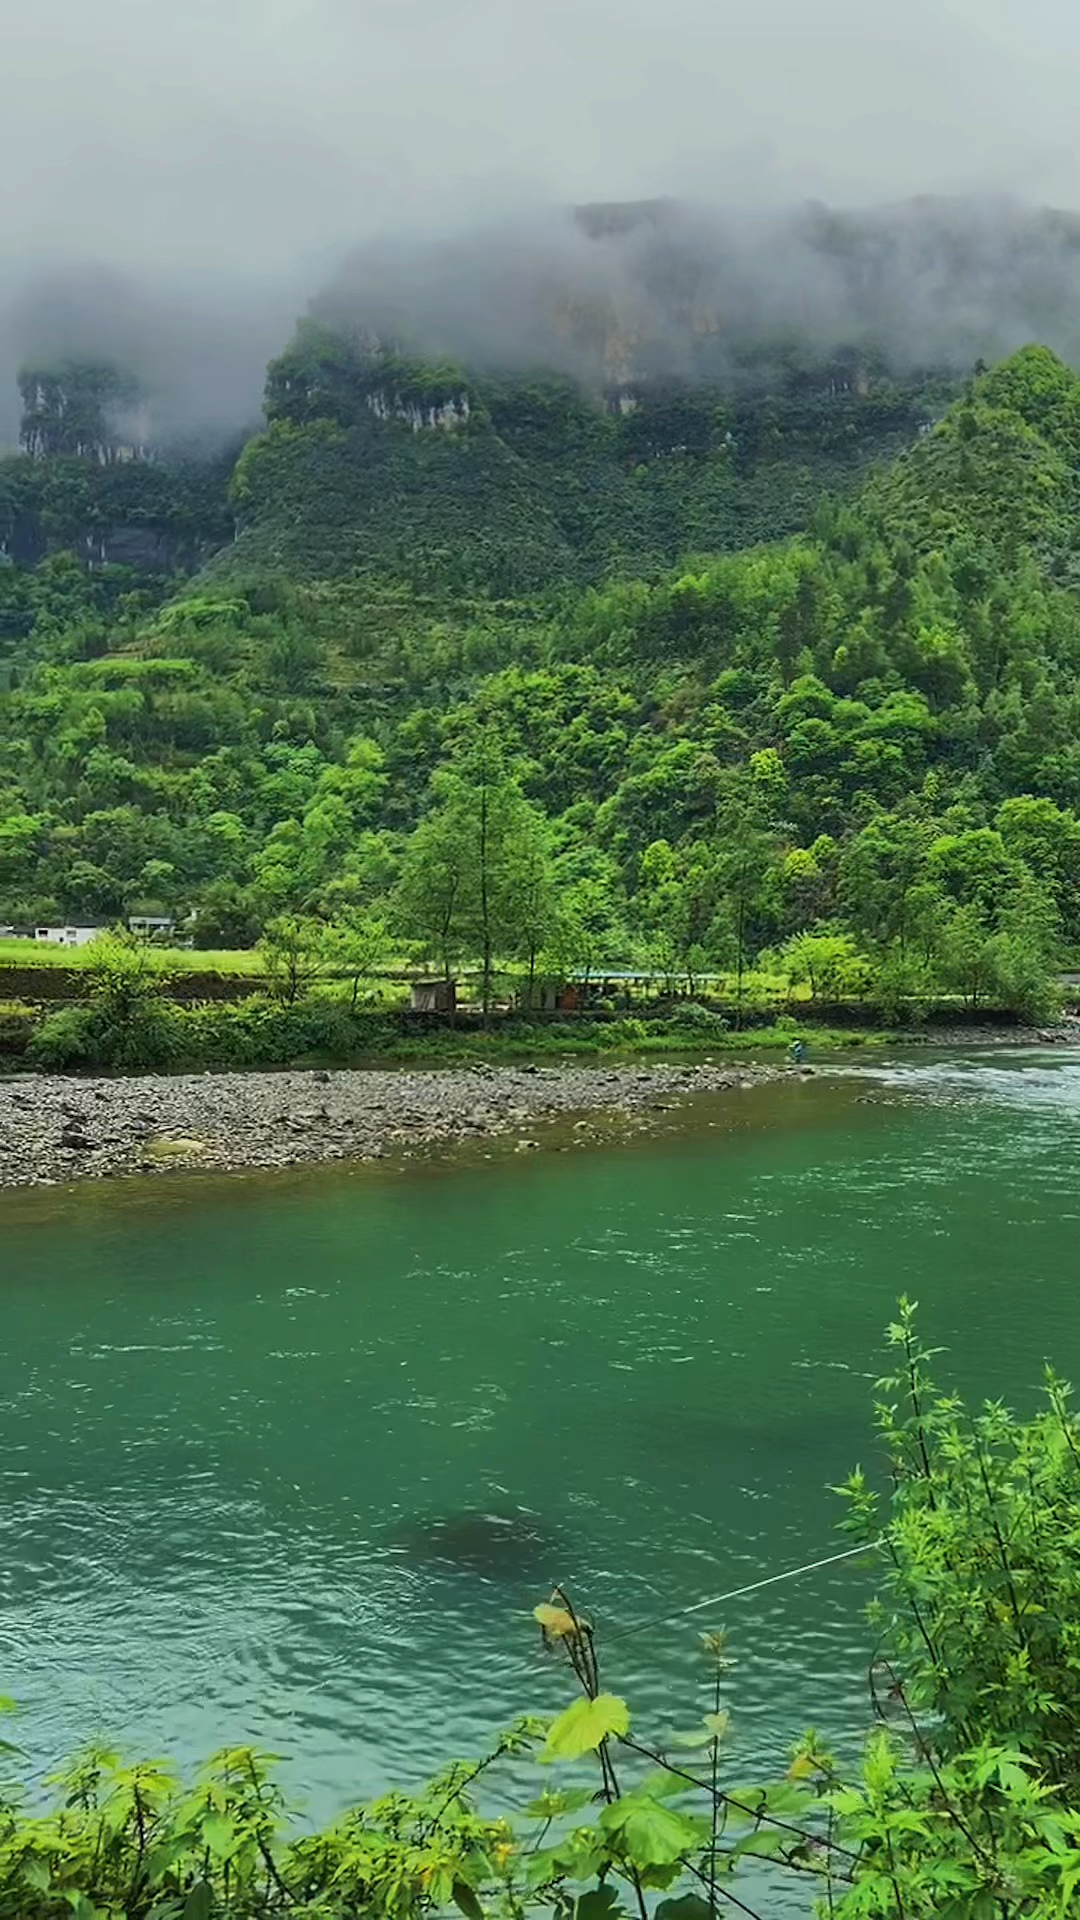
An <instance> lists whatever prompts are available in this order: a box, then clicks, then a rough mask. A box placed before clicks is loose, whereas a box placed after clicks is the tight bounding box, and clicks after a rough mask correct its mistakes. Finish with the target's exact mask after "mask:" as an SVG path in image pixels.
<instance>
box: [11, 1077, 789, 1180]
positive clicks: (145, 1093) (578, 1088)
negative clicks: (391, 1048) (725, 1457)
mask: <svg viewBox="0 0 1080 1920" xmlns="http://www.w3.org/2000/svg"><path fill="white" fill-rule="evenodd" d="M779 1071H780V1070H778V1069H777V1068H775V1067H767V1066H762V1067H758V1066H721V1065H716V1066H713V1065H675V1066H672V1065H666V1064H657V1065H649V1066H643V1065H627V1066H615V1067H601V1066H595V1067H594V1066H585V1067H582V1066H557V1067H527V1066H526V1067H488V1066H477V1067H454V1068H444V1069H442V1070H433V1071H428V1072H411V1071H410V1072H377V1071H368V1070H363V1071H340V1072H329V1071H323V1070H317V1071H314V1072H312V1071H293V1072H285V1073H203V1074H186V1075H184V1074H179V1075H176V1076H171V1075H169V1076H166V1075H157V1074H155V1075H150V1076H147V1077H143V1078H126V1079H75V1078H67V1077H63V1076H60V1075H34V1076H30V1075H24V1076H18V1077H15V1078H12V1079H9V1080H5V1081H0V1187H29V1186H47V1185H55V1184H57V1183H65V1184H66V1183H67V1182H69V1181H72V1180H79V1179H82V1180H86V1179H90V1180H100V1179H105V1178H109V1177H112V1176H114V1175H118V1174H138V1173H161V1172H163V1171H166V1170H170V1169H175V1170H181V1169H183V1170H192V1169H198V1168H205V1169H216V1170H218V1171H226V1170H235V1169H240V1168H244V1167H295V1166H299V1165H303V1164H307V1163H314V1162H319V1161H333V1160H377V1159H380V1158H382V1157H383V1156H384V1155H386V1154H393V1153H395V1152H399V1151H409V1150H414V1149H416V1148H422V1147H429V1146H431V1147H433V1146H437V1145H441V1144H443V1143H451V1142H454V1141H467V1140H483V1139H484V1138H485V1137H491V1136H508V1135H509V1136H512V1137H513V1138H514V1144H515V1145H516V1146H517V1147H518V1148H519V1149H520V1150H521V1151H523V1152H524V1151H528V1150H529V1149H531V1148H533V1147H535V1146H537V1145H538V1144H539V1143H538V1142H537V1141H535V1140H533V1139H531V1138H529V1137H528V1134H527V1128H528V1126H529V1123H530V1122H532V1121H540V1120H551V1119H556V1118H558V1117H559V1116H560V1115H567V1116H569V1115H572V1114H575V1113H580V1114H593V1115H597V1116H599V1115H601V1114H609V1115H611V1116H612V1117H613V1118H616V1119H619V1118H624V1119H627V1120H629V1119H632V1118H633V1117H634V1116H647V1115H649V1114H650V1113H669V1112H671V1111H672V1109H673V1106H675V1105H677V1104H679V1103H680V1102H681V1101H682V1100H685V1099H688V1098H695V1097H697V1096H700V1095H704V1094H716V1093H724V1092H728V1091H734V1090H738V1089H742V1088H746V1087H750V1086H755V1085H758V1084H760V1083H761V1082H763V1081H766V1080H771V1079H775V1078H777V1077H778V1073H779Z"/></svg>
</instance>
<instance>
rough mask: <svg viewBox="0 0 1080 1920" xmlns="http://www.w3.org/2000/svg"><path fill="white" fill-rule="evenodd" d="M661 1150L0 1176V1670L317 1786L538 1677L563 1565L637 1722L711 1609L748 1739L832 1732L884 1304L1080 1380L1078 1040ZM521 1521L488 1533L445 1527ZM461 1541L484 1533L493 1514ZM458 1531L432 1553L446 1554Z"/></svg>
mask: <svg viewBox="0 0 1080 1920" xmlns="http://www.w3.org/2000/svg"><path fill="white" fill-rule="evenodd" d="M686 1118H687V1126H686V1129H685V1130H684V1131H683V1132H681V1133H680V1134H679V1135H678V1136H675V1135H669V1136H668V1137H666V1138H664V1139H662V1140H654V1141H650V1142H647V1143H638V1144H636V1145H632V1146H628V1147H622V1148H617V1149H611V1150H584V1151H579V1152H563V1153H558V1152H551V1153H546V1152H545V1153H543V1154H537V1155H533V1156H531V1157H528V1158H525V1157H520V1158H508V1159H507V1158H503V1159H498V1158H497V1159H496V1160H495V1161H492V1162H485V1161H484V1160H483V1159H478V1160H475V1161H472V1162H464V1163H463V1162H461V1161H460V1160H459V1161H457V1162H453V1163H445V1162H444V1163H439V1164H434V1165H422V1164H417V1163H412V1164H410V1165H407V1166H404V1167H402V1168H398V1169H394V1170H389V1169H385V1168H380V1169H378V1170H377V1171H374V1172H367V1171H356V1172H352V1173H350V1172H340V1171H339V1172H335V1173H333V1174H326V1173H314V1174H304V1175H302V1176H298V1177H291V1176H290V1177H285V1178H283V1179H278V1180H275V1179H269V1180H268V1179H265V1178H261V1177H260V1178H258V1179H252V1180H246V1179H239V1180H233V1181H214V1182H201V1181H198V1180H192V1179H188V1180H180V1179H174V1180H172V1181H165V1182H160V1183H157V1184H154V1185H150V1184H132V1185H124V1186H112V1187H93V1188H85V1189H81V1190H77V1191H73V1192H70V1193H66V1192H60V1191H55V1190H54V1191H50V1192H46V1193H39V1194H34V1195H7V1196H0V1297H2V1304H3V1320H2V1327H3V1343H2V1352H0V1692H10V1693H12V1694H14V1695H16V1696H17V1698H18V1699H19V1700H20V1702H21V1703H22V1706H23V1709H24V1711H23V1715H22V1721H21V1728H20V1735H19V1737H20V1739H21V1741H22V1744H23V1745H24V1747H26V1748H27V1749H28V1750H29V1752H30V1754H31V1756H32V1757H33V1759H34V1761H35V1763H36V1764H39V1765H42V1764H45V1763H47V1762H49V1761H51V1760H53V1759H55V1757H56V1756H57V1755H58V1754H59V1753H60V1752H62V1751H63V1750H65V1749H66V1748H68V1747H69V1746H70V1745H72V1744H73V1743H74V1742H75V1741H76V1740H77V1739H80V1738H83V1737H85V1736H86V1735H87V1734H88V1733H92V1732H93V1733H101V1734H104V1735H107V1736H108V1737H109V1738H110V1739H111V1740H114V1741H117V1742H119V1743H120V1744H121V1745H123V1746H126V1747H129V1748H131V1747H135V1746H139V1747H140V1748H143V1749H151V1750H154V1751H159V1750H169V1751H171V1752H173V1753H179V1754H180V1756H181V1757H184V1758H193V1757H195V1756H196V1755H202V1754H204V1753H206V1752H208V1751H209V1750H210V1749H212V1748H213V1747H214V1746H215V1745H218V1744H221V1743H222V1742H223V1741H224V1740H225V1739H226V1738H228V1739H230V1740H231V1739H244V1740H256V1741H259V1742H262V1743H266V1744H269V1745H271V1746H273V1747H275V1748H276V1749H277V1750H279V1751H283V1752H284V1753H286V1755H287V1756H288V1771H289V1781H290V1784H291V1785H292V1786H294V1787H295V1788H297V1789H299V1790H301V1791H302V1792H303V1794H304V1796H305V1798H306V1800H307V1802H308V1804H309V1805H311V1806H312V1807H313V1810H314V1811H315V1812H318V1813H325V1812H327V1811H329V1810H330V1809H332V1808H333V1807H334V1806H336V1805H338V1804H340V1803H341V1802H342V1801H343V1800H345V1799H348V1798H352V1797H354V1796H355V1795H357V1794H359V1793H363V1792H365V1791H368V1790H370V1789H371V1788H372V1787H374V1786H377V1785H380V1784H383V1783H385V1782H386V1781H387V1780H388V1779H390V1778H391V1777H394V1778H397V1779H399V1780H402V1781H403V1782H404V1781H405V1780H408V1779H412V1778H415V1777H417V1776H419V1775H421V1774H422V1773H423V1772H424V1771H425V1770H427V1769H429V1768H430V1766H431V1765H432V1764H433V1763H435V1762H437V1761H441V1760H442V1759H443V1758H445V1757H447V1756H449V1755H450V1754H452V1753H459V1752H460V1753H468V1752H470V1751H473V1750H478V1749H479V1748H480V1747H481V1745H482V1744H483V1743H484V1741H485V1739H486V1736H487V1735H488V1733H489V1732H490V1730H491V1729H492V1728H493V1727H496V1726H498V1725H499V1724H500V1723H502V1722H503V1721H505V1720H506V1719H507V1718H508V1717H509V1716H511V1715H513V1714H515V1713H517V1712H520V1711H524V1710H527V1709H535V1710H544V1709H547V1708H548V1707H551V1706H553V1705H555V1704H557V1703H558V1702H559V1701H560V1699H561V1698H562V1689H561V1687H560V1684H559V1682H558V1681H557V1680H556V1679H555V1677H554V1676H553V1675H552V1674H550V1673H549V1672H547V1671H545V1670H544V1669H543V1668H542V1667H541V1666H540V1665H539V1663H538V1660H537V1654H536V1648H535V1645H534V1642H533V1638H532V1632H531V1623H530V1621H529V1619H528V1609H529V1608H530V1607H531V1605H532V1603H533V1601H534V1600H535V1599H537V1598H542V1597H544V1594H545V1591H546V1587H547V1585H548V1584H550V1582H551V1581H552V1579H554V1578H563V1579H565V1580H566V1581H568V1582H569V1583H570V1585H571V1587H572V1590H573V1592H574V1594H575V1595H576V1596H577V1597H578V1599H579V1601H580V1603H581V1604H582V1605H587V1606H588V1608H589V1610H590V1611H591V1612H592V1614H593V1616H594V1617H595V1618H596V1619H597V1621H598V1622H599V1623H600V1624H601V1625H602V1627H603V1629H604V1632H605V1635H606V1636H607V1637H608V1645H607V1655H606V1658H607V1674H606V1678H607V1681H608V1683H609V1684H610V1685H611V1686H612V1687H613V1688H615V1689H619V1690H621V1689H626V1690H628V1691H629V1692H630V1694H631V1696H632V1699H633V1700H634V1702H635V1704H636V1705H637V1707H638V1710H639V1713H640V1714H641V1717H642V1719H643V1721H644V1722H646V1723H652V1724H655V1725H657V1726H658V1727H669V1728H670V1727H671V1726H672V1725H673V1724H675V1725H678V1724H680V1723H682V1722H685V1720H686V1714H687V1712H688V1711H689V1712H690V1714H691V1717H693V1716H694V1711H695V1704H696V1694H695V1689H696V1688H697V1687H698V1685H699V1678H700V1676H699V1673H698V1665H697V1654H696V1645H697V1640H696V1628H697V1627H698V1626H699V1625H703V1624H705V1625H711V1624H714V1621H715V1618H716V1617H723V1619H724V1620H725V1621H726V1623H727V1625H728V1627H729V1629H730V1631H731V1634H732V1637H733V1640H734V1643H735V1651H736V1653H737V1655H738V1661H739V1664H738V1667H737V1669H736V1672H735V1674H734V1676H733V1684H732V1707H733V1718H734V1724H735V1728H736V1737H737V1740H738V1742H739V1743H740V1745H741V1746H742V1747H743V1748H744V1750H745V1752H746V1755H747V1757H748V1759H749V1758H750V1757H751V1756H753V1758H754V1760H755V1762H757V1763H760V1764H767V1763H768V1762H769V1761H770V1760H773V1759H775V1758H776V1757H777V1756H778V1755H779V1753H780V1752H781V1751H782V1750H783V1748H784V1746H785V1745H786V1743H787V1742H788V1741H789V1740H790V1739H791V1738H792V1737H794V1736H795V1735H796V1734H797V1733H798V1732H799V1731H800V1730H801V1728H802V1727H803V1726H805V1725H807V1724H810V1723H816V1724H818V1725H820V1726H822V1727H824V1728H825V1729H827V1730H828V1732H829V1733H830V1734H831V1735H833V1736H834V1737H838V1738H840V1739H844V1738H847V1737H854V1736H855V1735H857V1734H858V1732H859V1730H860V1729H861V1727H862V1725H863V1724H864V1721H865V1703H864V1697H863V1691H862V1676H863V1673H864V1671H865V1660H866V1654H867V1645H868V1638H867V1633H866V1630H865V1629H864V1627H863V1625H862V1621H861V1618H860V1607H861V1604H862V1602H863V1600H864V1599H865V1597H866V1585H865V1579H866V1577H865V1575H864V1574H863V1573H862V1572H860V1571H859V1570H858V1569H857V1568H853V1567H852V1566H851V1565H850V1564H848V1565H843V1564H842V1565H839V1566H836V1567H833V1568H828V1569H825V1570H823V1571H821V1572H819V1573H817V1574H812V1575H809V1576H807V1577H804V1578H803V1579H800V1580H797V1581H793V1582H790V1583H787V1584H781V1585H778V1586H775V1587H772V1588H768V1589H766V1590H765V1591H763V1592H761V1593H758V1594H754V1595H749V1596H747V1597H745V1598H743V1599H741V1600H736V1601H732V1602H730V1603H728V1604H726V1605H725V1606H723V1607H721V1608H719V1609H717V1615H716V1616H714V1615H712V1614H711V1613H706V1614H704V1615H702V1616H701V1617H700V1619H699V1620H696V1621H691V1622H688V1623H685V1624H682V1625H674V1626H669V1627H665V1628H662V1629H655V1630H654V1631H652V1632H650V1633H636V1634H628V1635H623V1636H622V1637H616V1635H617V1634H619V1633H620V1631H621V1629H623V1628H624V1627H626V1626H628V1625H630V1624H631V1623H633V1622H636V1621H638V1620H641V1619H646V1618H649V1617H651V1616H653V1615H655V1614H657V1613H664V1612H665V1611H666V1610H667V1609H669V1608H674V1607H677V1606H680V1605H684V1604H686V1603H688V1602H690V1601H692V1600H696V1599H698V1598H701V1597H704V1596H706V1595H709V1594H712V1593H716V1592H719V1591H722V1590H725V1589H729V1588H734V1587H738V1586H740V1585H743V1584H746V1583H749V1582H752V1581H754V1580H755V1579H757V1578H759V1577H760V1576H761V1575H763V1574H766V1573H771V1572H775V1571H779V1570H780V1569H782V1568H785V1567H788V1566H794V1565H796V1564H798V1563H799V1562H802V1561H807V1560H812V1559H815V1558H817V1557H818V1556H820V1555H823V1554H827V1553H829V1552H830V1551H834V1550H835V1549H836V1546H837V1545H838V1544H842V1542H837V1540H836V1537H835V1535H834V1534H833V1532H832V1528H833V1524H834V1521H835V1518H836V1505H837V1503H836V1501H835V1499H834V1498H833V1496H831V1495H830V1494H829V1493H828V1492H827V1490H826V1489H827V1484H828V1483H829V1482H834V1481H836V1480H837V1479H838V1478H840V1477H841V1476H842V1475H843V1474H844V1473H845V1472H846V1471H847V1470H848V1469H849V1468H850V1466H852V1465H853V1464H854V1463H855V1461H856V1460H859V1459H862V1460H863V1461H866V1460H867V1459H868V1458H869V1456H871V1455H872V1452H873V1443H872V1439H871V1435H870V1422H869V1412H868V1409H869V1401H870V1396H871V1383H872V1381H873V1379H874V1378H875V1376H876V1374H877V1373H878V1372H879V1371H880V1370H881V1333H882V1328H883V1326H884V1323H885V1321H886V1320H887V1319H888V1317H889V1316H890V1314H891V1311H892V1307H893V1304H894V1302H895V1299H896V1296H897V1295H898V1294H899V1293H900V1292H902V1291H905V1290H906V1291H908V1292H910V1293H913V1294H915V1295H916V1296H917V1297H918V1298H919V1300H920V1301H921V1302H922V1306H923V1318H924V1323H925V1328H926V1332H927V1334H928V1336H931V1337H932V1338H933V1341H934V1344H941V1345H945V1346H947V1347H948V1348H949V1349H950V1353H949V1356H948V1359H947V1361H946V1362H942V1363H941V1364H942V1365H943V1366H945V1365H947V1367H948V1369H949V1371H950V1373H951V1375H952V1377H953V1378H955V1379H956V1380H958V1381H959V1383H960V1385H961V1386H962V1387H963V1388H965V1389H966V1390H969V1391H974V1392H980V1393H987V1394H999V1393H1004V1394H1008V1395H1009V1396H1010V1397H1011V1398H1012V1399H1014V1400H1015V1401H1018V1402H1019V1403H1020V1404H1022V1405H1030V1404H1031V1401H1032V1399H1033V1397H1034V1394H1035V1391H1036V1390H1037V1385H1038V1379H1039V1374H1040V1369H1041V1366H1042V1363H1043V1361H1044V1360H1045V1359H1047V1358H1052V1359H1053V1360H1054V1361H1055V1362H1056V1363H1057V1365H1058V1366H1059V1367H1060V1368H1062V1369H1063V1370H1064V1371H1065V1372H1066V1373H1068V1372H1070V1371H1071V1372H1073V1373H1080V1317H1078V1314H1077V1304H1076V1303H1077V1285H1078V1269H1077V1246H1078V1216H1080V1187H1078V1182H1077V1171H1076V1169H1077V1156H1078V1152H1080V1057H1078V1056H1076V1055H1072V1054H1069V1055H1066V1054H1055V1055H1046V1056H1043V1055H1020V1054H1017V1055H1013V1056H1009V1057H1007V1058H1006V1057H1002V1058H997V1057H995V1058H994V1059H993V1060H992V1061H990V1062H987V1061H980V1062H970V1063H964V1062H962V1061H952V1062H946V1063H944V1064H937V1065H932V1064H923V1063H920V1064H916V1065H903V1064H899V1065H896V1066H895V1067H888V1066H886V1067H882V1068H876V1069H874V1070H872V1071H867V1070H865V1069H863V1070H861V1071H859V1072H857V1073H856V1074H854V1075H853V1076H850V1077H848V1076H844V1075H840V1074H834V1073H832V1072H827V1073H823V1074H822V1075H820V1076H819V1077H818V1078H817V1079H816V1080H814V1081H812V1082H808V1083H806V1084H803V1085H793V1084H790V1083H789V1084H786V1085H783V1086H778V1087H774V1088H765V1089H759V1090H756V1091H753V1092H749V1093H745V1094H742V1095H737V1096H736V1095H732V1096H729V1097H727V1099H726V1100H725V1101H721V1102H716V1103H713V1104H712V1105H711V1107H709V1108H707V1109H698V1110H695V1111H694V1112H693V1113H691V1114H688V1115H687V1116H686ZM476 1513H480V1514H483V1513H488V1514H498V1515H503V1516H507V1517H510V1518H513V1516H514V1515H515V1514H523V1515H524V1516H526V1519H525V1521H524V1522H523V1531H524V1532H525V1534H527V1535H528V1536H530V1537H528V1538H524V1539H523V1540H522V1542H521V1546H520V1553H515V1552H506V1551H505V1550H503V1549H501V1548H500V1546H499V1541H498V1539H496V1542H495V1545H494V1547H493V1548H492V1560H491V1564H490V1565H489V1564H487V1549H488V1544H489V1543H488V1542H487V1541H486V1540H485V1539H484V1538H483V1537H482V1538H481V1539H480V1541H479V1543H478V1542H477V1541H476V1539H475V1538H474V1536H473V1533H472V1531H471V1530H470V1528H469V1527H468V1526H465V1527H464V1528H459V1526H458V1524H457V1521H456V1519H455V1516H458V1515H461V1514H466V1515H468V1514H476ZM489 1531H490V1530H489ZM455 1558H456V1560H457V1561H458V1562H461V1564H455V1563H454V1561H455Z"/></svg>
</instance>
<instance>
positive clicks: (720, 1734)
mask: <svg viewBox="0 0 1080 1920" xmlns="http://www.w3.org/2000/svg"><path fill="white" fill-rule="evenodd" d="M730 1724H731V1715H730V1713H707V1714H706V1715H705V1717H704V1719H703V1720H702V1722H701V1725H700V1727H694V1728H692V1729H691V1731H690V1732H689V1733H673V1734H672V1736H671V1744H672V1746H673V1747H711V1746H712V1743H713V1741H714V1740H722V1739H723V1738H724V1735H725V1734H726V1733H727V1730H728V1727H729V1726H730Z"/></svg>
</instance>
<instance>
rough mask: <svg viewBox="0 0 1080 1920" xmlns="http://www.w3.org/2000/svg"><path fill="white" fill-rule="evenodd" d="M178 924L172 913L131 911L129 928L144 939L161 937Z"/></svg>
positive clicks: (170, 931)
mask: <svg viewBox="0 0 1080 1920" xmlns="http://www.w3.org/2000/svg"><path fill="white" fill-rule="evenodd" d="M175 925H176V922H175V920H174V919H173V917H172V914H171V913H130V914H129V915H128V930H129V932H131V933H137V934H138V935H139V936H140V938H141V939H143V940H153V939H161V938H163V937H164V936H165V935H166V934H170V933H172V931H173V929H174V927H175Z"/></svg>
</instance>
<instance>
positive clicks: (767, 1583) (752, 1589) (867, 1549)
mask: <svg viewBox="0 0 1080 1920" xmlns="http://www.w3.org/2000/svg"><path fill="white" fill-rule="evenodd" d="M880 1545H881V1541H880V1540H871V1541H869V1542H868V1543H867V1545H866V1546H863V1547H845V1548H844V1551H843V1552H842V1553H830V1554H827V1555H826V1557H825V1559H824V1560H808V1561H807V1562H806V1564H805V1566H801V1567H788V1568H786V1570H785V1571H784V1572H783V1573H770V1574H768V1575H767V1576H766V1578H765V1579H764V1580H751V1582H750V1584H749V1586H746V1587H732V1589H731V1591H730V1592H729V1593H717V1594H714V1595H713V1597H712V1598H711V1599H710V1600H695V1602H694V1604H693V1606H691V1607H676V1608H675V1609H674V1610H673V1612H671V1613H661V1614H657V1616H656V1618H655V1619H653V1620H639V1621H638V1622H637V1624H636V1626H632V1627H620V1628H619V1629H618V1631H617V1632H616V1633H609V1634H606V1635H605V1640H609V1641H610V1640H623V1639H625V1637H626V1635H627V1634H630V1633H644V1632H645V1630H646V1629H647V1628H648V1627H662V1626H665V1625H666V1624H667V1622H668V1621H669V1620H685V1619H686V1617H687V1615H688V1614H691V1613H704V1612H705V1611H706V1610H707V1609H708V1608H709V1607H722V1606H723V1605H724V1603H725V1601H728V1600H741V1599H742V1598H743V1595H744V1594H747V1593H759V1592H760V1591H761V1589H762V1587H775V1585H776V1584H777V1581H779V1580H797V1579H798V1577H799V1575H800V1574H801V1573H816V1572H817V1571H818V1569H819V1567H833V1566H835V1565H836V1563H837V1561H839V1560H853V1559H854V1558H855V1556H856V1554H859V1553H872V1552H873V1551H874V1548H875V1547H879V1546H880Z"/></svg>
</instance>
